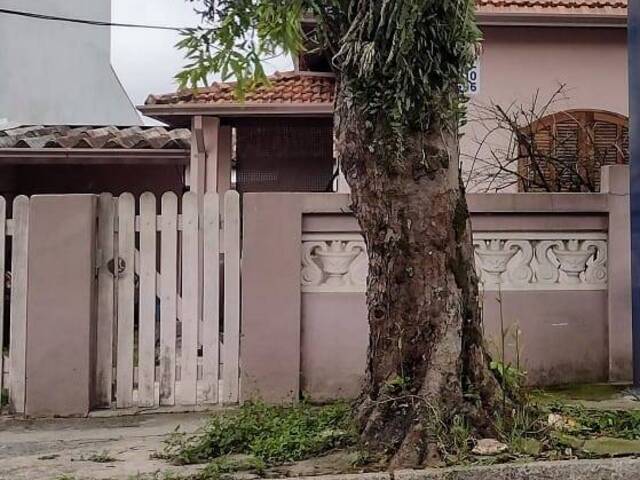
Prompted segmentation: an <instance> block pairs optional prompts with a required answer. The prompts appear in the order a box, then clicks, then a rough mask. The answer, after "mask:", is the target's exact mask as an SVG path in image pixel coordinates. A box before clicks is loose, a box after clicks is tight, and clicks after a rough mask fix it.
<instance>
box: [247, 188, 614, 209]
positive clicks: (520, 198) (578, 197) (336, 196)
mask: <svg viewBox="0 0 640 480" xmlns="http://www.w3.org/2000/svg"><path fill="white" fill-rule="evenodd" d="M245 195H247V196H251V197H255V198H258V199H259V198H260V197H268V198H277V197H285V198H288V199H290V200H292V201H297V202H299V204H300V206H301V209H302V213H303V214H309V213H333V214H335V213H338V214H340V213H344V214H348V213H351V208H350V203H351V199H350V195H349V194H346V193H284V192H268V193H267V192H260V193H246V194H245ZM467 202H468V204H469V211H470V212H471V213H472V214H473V213H601V214H606V213H607V212H608V211H609V195H608V194H607V193H469V194H467Z"/></svg>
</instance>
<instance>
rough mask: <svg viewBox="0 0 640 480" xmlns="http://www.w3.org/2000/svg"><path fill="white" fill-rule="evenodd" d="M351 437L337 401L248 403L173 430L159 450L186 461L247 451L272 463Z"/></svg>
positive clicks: (346, 411)
mask: <svg viewBox="0 0 640 480" xmlns="http://www.w3.org/2000/svg"><path fill="white" fill-rule="evenodd" d="M355 438H356V432H355V428H354V427H353V422H352V419H351V414H350V409H349V407H348V405H346V404H343V403H337V404H333V405H328V406H323V407H314V406H311V405H309V404H307V403H301V404H299V405H295V406H290V407H283V406H268V405H265V404H263V403H248V404H245V405H243V406H242V407H240V408H239V409H238V410H237V411H234V412H229V413H226V414H221V415H214V416H212V417H211V418H210V419H209V421H208V422H207V424H206V425H205V427H203V429H202V430H201V431H199V432H197V433H195V434H193V435H185V434H183V433H179V432H174V433H173V434H172V435H171V436H170V438H169V439H168V440H167V441H166V444H165V448H164V450H163V452H162V454H161V456H162V457H164V458H167V459H169V460H171V461H172V462H174V463H176V464H190V463H205V462H208V461H211V460H214V459H216V458H219V457H223V456H225V455H232V454H247V455H252V456H253V457H255V458H257V459H259V460H260V461H262V462H264V463H265V464H267V465H273V464H278V463H283V462H289V461H297V460H302V459H305V458H309V457H311V456H314V455H319V454H322V453H324V452H327V451H329V450H331V449H334V448H340V447H346V446H348V445H351V444H353V443H354V441H355ZM212 468H218V467H212Z"/></svg>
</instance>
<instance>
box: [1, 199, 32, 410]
mask: <svg viewBox="0 0 640 480" xmlns="http://www.w3.org/2000/svg"><path fill="white" fill-rule="evenodd" d="M12 211H13V215H12V216H13V219H9V218H7V202H6V200H5V199H4V197H0V275H1V278H0V285H1V286H2V288H0V293H2V295H1V297H2V298H1V299H0V300H1V301H0V349H1V354H0V392H2V394H3V397H4V395H8V400H9V406H10V409H11V410H12V411H14V412H16V413H22V412H24V400H25V385H26V378H25V362H26V342H25V339H26V330H27V328H26V325H27V295H26V292H27V242H28V238H27V236H28V226H29V198H27V197H25V196H19V197H16V198H15V199H14V201H13V208H12ZM9 251H10V252H11V260H10V262H9V265H7V262H6V261H5V259H6V258H7V253H8V252H9ZM7 295H8V296H9V299H8V302H6V298H7ZM7 303H8V305H5V304H7ZM5 306H8V307H9V311H8V312H7V311H6V309H5ZM6 322H9V325H8V328H7V325H6ZM5 331H8V332H9V338H8V339H7V338H5V336H4V334H5Z"/></svg>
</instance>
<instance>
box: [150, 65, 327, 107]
mask: <svg viewBox="0 0 640 480" xmlns="http://www.w3.org/2000/svg"><path fill="white" fill-rule="evenodd" d="M269 82H270V83H269V84H268V85H261V86H259V87H257V88H256V89H254V90H252V91H250V92H248V93H247V94H246V96H245V99H244V102H245V103H298V104H299V103H302V104H331V103H333V91H334V85H335V81H334V78H333V76H331V75H330V74H326V75H324V74H305V73H297V72H287V73H276V74H275V75H273V76H271V77H269ZM234 89H235V85H234V84H233V83H214V84H213V85H211V86H210V87H208V88H199V89H197V90H185V91H182V92H177V93H170V94H167V95H150V96H149V97H148V98H147V101H146V102H145V105H166V104H174V105H180V104H194V103H196V104H197V103H209V104H221V103H226V104H234V103H238V102H237V100H236V98H235V95H234Z"/></svg>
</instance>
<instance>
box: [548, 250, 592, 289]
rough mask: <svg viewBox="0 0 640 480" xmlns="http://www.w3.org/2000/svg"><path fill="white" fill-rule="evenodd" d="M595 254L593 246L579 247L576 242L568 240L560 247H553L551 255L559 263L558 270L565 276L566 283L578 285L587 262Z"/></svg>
mask: <svg viewBox="0 0 640 480" xmlns="http://www.w3.org/2000/svg"><path fill="white" fill-rule="evenodd" d="M594 253H596V248H595V246H593V245H582V248H581V245H580V243H579V242H578V240H568V241H567V242H565V243H564V244H563V245H562V247H558V246H556V247H554V248H553V254H554V255H555V256H556V258H557V259H558V262H560V270H562V271H563V272H564V273H565V274H566V275H567V280H566V281H567V283H574V284H575V283H580V274H581V273H582V272H584V271H585V270H586V269H587V262H588V261H589V259H590V258H591V257H592V256H593V254H594Z"/></svg>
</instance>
